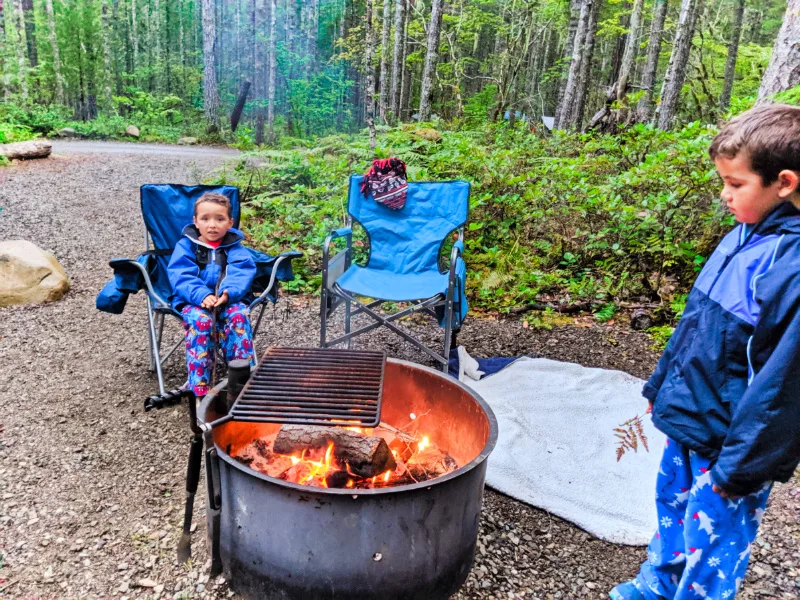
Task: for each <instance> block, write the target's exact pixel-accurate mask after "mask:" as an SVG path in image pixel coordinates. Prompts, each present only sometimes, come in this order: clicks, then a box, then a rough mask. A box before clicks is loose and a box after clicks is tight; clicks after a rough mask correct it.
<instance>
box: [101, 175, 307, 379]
mask: <svg viewBox="0 0 800 600" xmlns="http://www.w3.org/2000/svg"><path fill="white" fill-rule="evenodd" d="M207 192H217V193H220V194H225V195H226V196H227V197H228V199H229V200H230V201H231V211H232V213H233V220H234V227H237V228H238V227H239V214H240V209H241V206H240V202H239V189H238V188H235V187H232V186H227V185H223V186H209V185H194V186H188V185H175V184H158V185H156V184H148V185H143V186H142V187H141V190H140V196H141V206H142V217H143V219H144V226H145V231H144V242H145V251H144V252H143V253H142V254H140V255H139V256H138V258H136V259H135V260H134V259H128V258H117V259H114V260H112V261H110V262H109V265H110V266H111V268H112V269H114V279H113V280H111V281H109V282H108V283H107V284H106V286H105V287H104V288H103V290H102V291H101V292H100V293H99V294H98V296H97V302H96V306H97V308H98V309H99V310H103V311H105V312H110V313H113V314H120V313H122V311H123V310H124V309H125V302H126V301H127V297H128V294H135V293H136V292H138V291H139V290H145V292H146V299H147V321H148V328H149V335H148V339H149V342H150V352H149V354H150V370H151V371H155V373H156V376H157V377H158V388H159V392H160V393H161V394H162V395H163V394H164V393H165V387H164V375H163V373H162V369H161V367H162V365H163V364H164V363H165V362H166V360H167V359H168V358H169V357H170V356H171V355H172V353H173V352H175V350H177V349H178V348H179V347H182V346H183V338H181V339H180V340H178V342H177V343H176V344H175V345H174V346H172V348H170V349H169V351H168V352H167V353H166V354H164V355H163V356H162V354H161V338H162V334H163V331H164V317H165V315H169V316H172V317H175V318H177V319H178V320H180V321H181V322H182V321H183V318H182V317H181V315H180V314H179V313H178V312H177V311H175V310H174V309H173V308H172V306H171V305H170V300H171V297H172V288H171V286H170V283H169V278H168V276H167V265H168V264H169V259H170V256H171V255H172V251H173V249H174V248H175V244H177V243H178V240H180V238H181V235H182V232H183V228H184V227H186V225H188V224H190V223H191V222H192V219H193V217H194V203H195V201H196V200H197V199H198V198H199V197H200V196H202V195H203V194H205V193H207ZM248 250H250V252H251V253H252V254H253V260H254V261H255V263H256V268H257V272H256V278H255V280H254V281H253V287H252V289H251V295H250V297H249V298H245V299H244V300H243V302H245V303H246V304H248V305H249V307H250V310H251V311H253V310H254V309H255V308H257V307H258V306H261V310H260V311H259V314H258V319H257V320H256V321H255V323H254V324H253V338H254V339H255V336H256V334H257V332H258V328H259V326H260V325H261V318H262V317H263V316H264V307H265V306H266V301H267V300H268V299H269V300H271V301H272V302H273V303H274V302H276V301H277V298H278V296H277V292H278V284H277V282H279V281H291V280H292V279H294V274H293V273H292V264H291V260H292V259H293V258H297V257H299V256H302V254H301V253H300V252H284V253H282V254H280V255H279V256H269V255H267V254H264V253H263V252H258V251H257V250H253V249H251V248H248ZM253 352H255V347H254V348H253Z"/></svg>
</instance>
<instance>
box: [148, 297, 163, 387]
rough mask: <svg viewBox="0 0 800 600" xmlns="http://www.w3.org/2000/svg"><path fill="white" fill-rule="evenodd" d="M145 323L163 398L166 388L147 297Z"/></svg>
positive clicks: (151, 305)
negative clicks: (148, 331) (148, 328)
mask: <svg viewBox="0 0 800 600" xmlns="http://www.w3.org/2000/svg"><path fill="white" fill-rule="evenodd" d="M147 322H148V325H149V326H150V348H151V349H152V358H153V362H154V363H155V369H156V378H157V379H158V391H159V393H160V394H161V395H162V396H163V395H164V394H165V393H166V388H165V387H164V374H163V373H162V372H161V356H160V352H159V348H158V346H159V344H158V342H159V340H158V337H157V335H156V324H155V320H154V318H153V303H152V302H151V301H150V297H149V296H148V297H147Z"/></svg>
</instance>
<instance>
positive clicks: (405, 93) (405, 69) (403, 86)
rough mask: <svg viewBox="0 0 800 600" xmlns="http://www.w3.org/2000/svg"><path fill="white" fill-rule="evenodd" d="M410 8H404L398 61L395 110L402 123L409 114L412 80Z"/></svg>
mask: <svg viewBox="0 0 800 600" xmlns="http://www.w3.org/2000/svg"><path fill="white" fill-rule="evenodd" d="M410 12H411V6H410V5H408V6H406V11H405V16H404V17H403V56H402V57H401V59H400V104H399V105H398V108H397V116H398V117H399V118H400V120H401V121H402V120H403V118H404V117H405V118H406V119H407V118H409V115H410V113H411V111H410V106H411V79H412V78H413V73H412V67H411V66H409V64H408V60H407V58H408V54H409V47H410V45H411V43H410V41H409V39H408V22H409V20H410V15H409V13H410Z"/></svg>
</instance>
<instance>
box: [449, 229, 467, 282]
mask: <svg viewBox="0 0 800 600" xmlns="http://www.w3.org/2000/svg"><path fill="white" fill-rule="evenodd" d="M463 255H464V240H463V239H462V238H460V237H459V238H458V239H457V240H456V242H455V243H454V244H453V249H452V250H450V279H451V280H452V279H453V277H455V274H456V261H457V259H458V257H459V256H463Z"/></svg>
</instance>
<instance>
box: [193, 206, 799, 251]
mask: <svg viewBox="0 0 800 600" xmlns="http://www.w3.org/2000/svg"><path fill="white" fill-rule="evenodd" d="M799 214H800V213H799ZM183 235H184V236H185V237H187V238H189V239H190V240H192V241H193V242H194V243H195V244H197V245H198V246H203V247H204V248H211V246H209V245H208V244H206V243H205V242H202V241H200V230H199V229H197V226H196V225H187V226H186V227H184V228H183ZM241 241H244V234H243V233H242V232H241V231H239V230H238V229H236V228H235V227H231V228H230V229H229V230H228V233H226V234H225V237H224V238H222V239H221V240H220V244H219V247H220V248H228V247H229V246H233V245H234V244H236V243H238V242H241Z"/></svg>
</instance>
